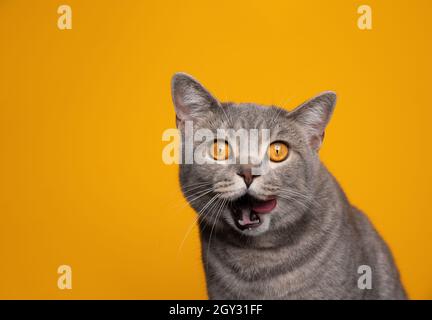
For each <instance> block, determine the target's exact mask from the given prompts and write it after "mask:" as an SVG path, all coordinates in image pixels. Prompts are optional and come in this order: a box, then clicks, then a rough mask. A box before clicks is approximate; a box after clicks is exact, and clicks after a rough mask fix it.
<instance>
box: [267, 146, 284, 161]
mask: <svg viewBox="0 0 432 320" xmlns="http://www.w3.org/2000/svg"><path fill="white" fill-rule="evenodd" d="M268 155H269V158H270V160H271V161H273V162H281V161H284V160H285V159H286V158H287V157H288V146H287V145H286V144H285V143H283V142H273V143H272V144H271V145H270V146H269V149H268Z"/></svg>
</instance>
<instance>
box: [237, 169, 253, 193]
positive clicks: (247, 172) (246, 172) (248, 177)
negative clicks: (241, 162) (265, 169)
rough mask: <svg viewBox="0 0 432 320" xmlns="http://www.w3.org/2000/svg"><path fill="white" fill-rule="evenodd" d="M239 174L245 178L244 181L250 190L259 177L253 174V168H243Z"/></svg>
mask: <svg viewBox="0 0 432 320" xmlns="http://www.w3.org/2000/svg"><path fill="white" fill-rule="evenodd" d="M237 174H238V175H239V176H240V177H242V178H243V180H244V182H245V183H246V186H247V187H248V188H249V186H250V185H251V184H252V182H253V179H255V178H256V177H258V176H257V175H253V174H252V168H251V167H246V168H242V169H240V171H239V172H238V173H237Z"/></svg>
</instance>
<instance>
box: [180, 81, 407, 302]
mask: <svg viewBox="0 0 432 320" xmlns="http://www.w3.org/2000/svg"><path fill="white" fill-rule="evenodd" d="M172 94H173V101H174V105H175V109H176V116H177V126H178V128H179V129H180V132H181V133H182V137H183V139H184V123H185V121H186V120H192V121H193V122H194V129H199V128H208V129H210V130H212V131H215V130H216V129H218V128H232V129H236V130H237V129H239V128H244V129H251V128H258V129H260V128H263V129H270V130H271V137H272V138H271V140H272V141H275V140H282V141H287V143H288V144H289V148H290V155H289V158H288V159H287V160H285V161H283V162H281V163H278V164H277V165H271V166H270V169H269V171H268V172H266V173H265V174H263V175H261V176H258V177H255V179H254V180H253V182H252V184H251V185H250V187H249V188H247V187H246V184H245V183H244V181H243V179H242V177H241V176H239V175H238V172H239V170H241V167H242V166H243V165H240V164H212V163H209V164H202V165H198V164H182V165H180V182H181V186H182V190H183V192H184V194H185V197H186V198H187V199H188V201H189V202H190V204H191V206H192V207H193V208H194V209H195V210H196V211H197V212H198V213H199V215H200V216H199V221H200V236H201V244H202V257H203V262H204V268H205V273H206V279H207V288H208V295H209V297H210V298H211V299H405V298H406V294H405V291H404V289H403V286H402V284H401V282H400V279H399V273H398V270H397V268H396V266H395V264H394V262H393V258H392V255H391V253H390V251H389V249H388V247H387V245H386V244H385V242H384V241H383V240H382V238H381V237H380V236H379V234H378V233H377V232H376V230H375V229H374V227H373V226H372V224H371V223H370V221H369V220H368V218H367V217H366V216H365V215H364V214H363V213H362V212H360V211H359V210H358V209H356V208H355V207H353V206H352V205H351V204H350V203H349V201H348V199H347V197H346V196H345V194H344V192H343V191H342V189H341V187H340V186H339V184H338V183H337V182H336V180H335V179H334V177H333V176H332V175H331V174H330V173H329V171H327V169H326V168H325V166H324V165H323V164H322V163H321V161H320V160H319V157H318V150H319V148H320V146H321V142H322V138H323V136H324V129H325V127H326V125H327V123H328V121H329V119H330V116H331V114H332V112H333V108H334V104H335V101H336V95H335V94H334V93H332V92H325V93H323V94H321V95H319V96H317V97H315V98H313V99H311V100H309V101H307V102H305V103H304V104H302V105H301V106H299V107H298V108H296V109H295V110H294V111H291V112H288V111H286V110H283V109H280V108H277V107H274V106H272V107H263V106H259V105H256V104H251V103H246V104H245V103H244V104H234V103H220V102H219V101H218V100H216V99H215V98H214V97H213V96H212V95H211V94H210V93H209V92H208V91H207V90H206V89H205V88H204V87H203V86H202V85H201V84H199V83H198V82H197V81H196V80H195V79H193V78H192V77H190V76H189V75H186V74H184V73H177V74H176V75H174V77H173V80H172ZM183 141H184V140H183ZM196 144H197V142H196ZM183 146H184V144H183ZM183 151H184V147H183ZM206 183H207V184H206ZM206 190H207V191H208V190H210V191H209V192H208V193H206V192H207V191H206ZM245 193H249V194H251V195H253V196H254V197H258V198H263V199H264V198H265V197H266V196H269V195H272V196H276V198H277V206H276V208H275V209H274V210H273V211H272V212H271V213H269V214H265V215H263V216H262V217H261V219H262V220H263V223H262V225H260V226H259V227H258V228H256V229H253V230H243V231H242V230H239V229H238V228H237V227H236V226H235V223H234V222H233V215H232V212H231V209H230V205H229V204H228V203H229V202H235V201H236V199H238V198H239V197H240V196H242V195H244V194H245ZM215 195H219V196H217V197H215ZM212 199H213V200H212ZM224 199H225V200H224ZM361 265H367V266H370V268H371V270H372V289H360V288H359V287H358V279H359V277H360V276H361V275H362V274H359V273H358V268H359V266H361Z"/></svg>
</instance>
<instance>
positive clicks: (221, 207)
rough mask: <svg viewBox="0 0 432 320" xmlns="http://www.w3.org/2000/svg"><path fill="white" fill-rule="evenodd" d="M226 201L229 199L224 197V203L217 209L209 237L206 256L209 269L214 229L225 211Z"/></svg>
mask: <svg viewBox="0 0 432 320" xmlns="http://www.w3.org/2000/svg"><path fill="white" fill-rule="evenodd" d="M226 203H227V200H226V199H223V201H222V204H221V205H220V207H219V208H218V211H216V215H215V218H214V222H213V226H212V229H211V231H210V237H209V242H208V245H207V254H206V255H207V256H206V270H208V255H209V252H210V244H211V239H212V234H213V229H214V228H215V226H216V223H217V221H218V219H219V215H220V214H221V213H222V212H223V209H224V207H225V204H226Z"/></svg>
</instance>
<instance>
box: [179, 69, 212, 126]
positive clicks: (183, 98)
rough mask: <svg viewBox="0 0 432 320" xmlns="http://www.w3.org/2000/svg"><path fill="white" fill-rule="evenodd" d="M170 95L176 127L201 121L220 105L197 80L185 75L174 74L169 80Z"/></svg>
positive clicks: (180, 73)
mask: <svg viewBox="0 0 432 320" xmlns="http://www.w3.org/2000/svg"><path fill="white" fill-rule="evenodd" d="M171 94H172V99H173V102H174V107H175V112H176V123H177V127H178V128H180V127H181V126H182V125H183V124H184V122H185V121H188V120H190V121H193V120H196V119H202V118H204V117H205V116H206V115H208V114H209V113H210V112H211V109H212V108H215V107H217V106H218V105H220V103H219V101H217V100H216V98H214V97H213V96H212V95H211V94H210V92H208V91H207V89H205V88H204V87H203V86H202V85H201V84H200V83H199V82H198V81H197V80H195V79H194V78H193V77H192V76H190V75H188V74H186V73H182V72H179V73H176V74H175V75H174V76H173V77H172V80H171Z"/></svg>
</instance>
